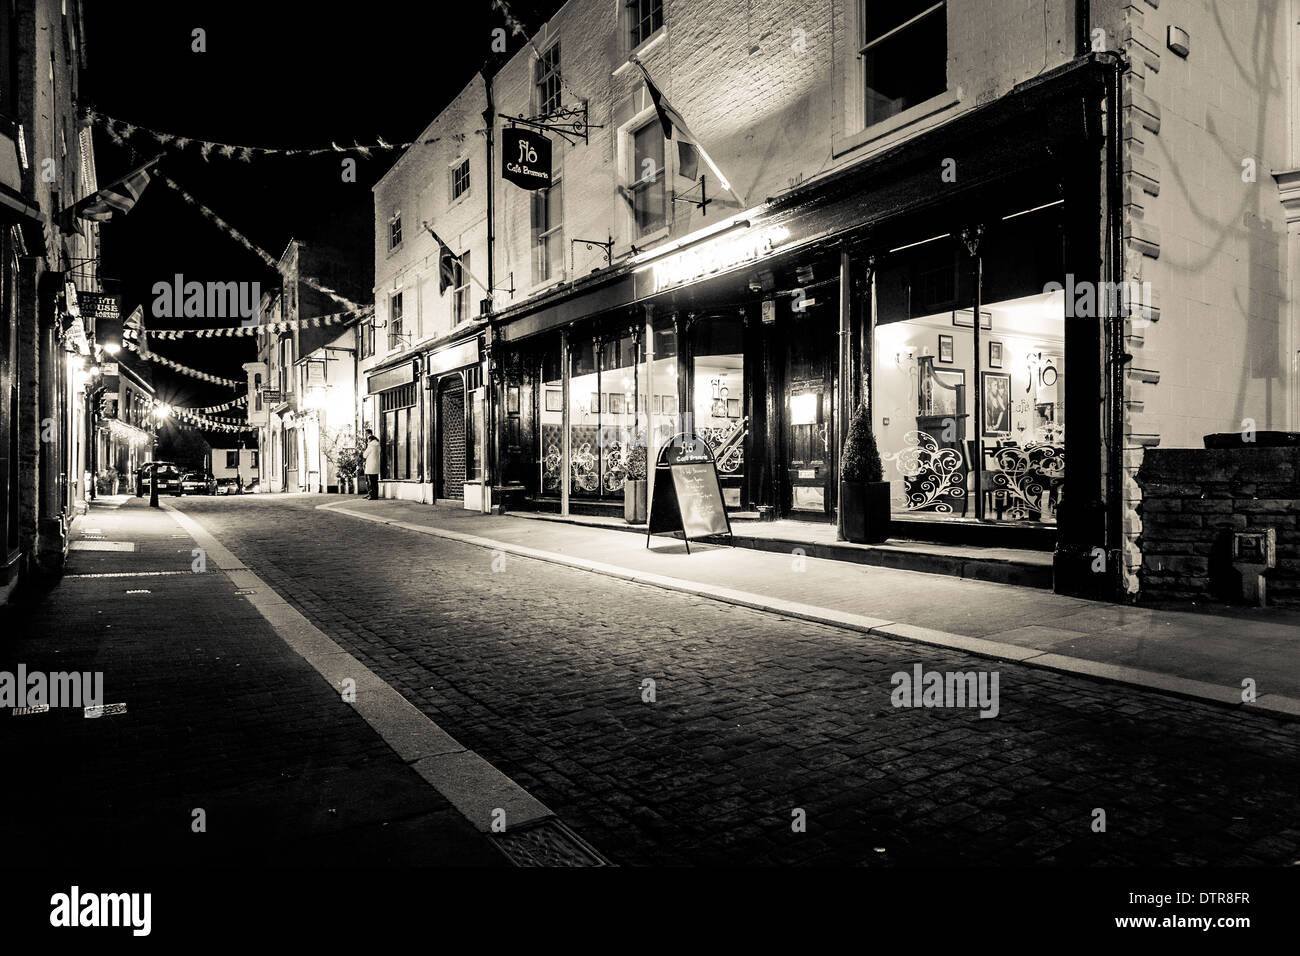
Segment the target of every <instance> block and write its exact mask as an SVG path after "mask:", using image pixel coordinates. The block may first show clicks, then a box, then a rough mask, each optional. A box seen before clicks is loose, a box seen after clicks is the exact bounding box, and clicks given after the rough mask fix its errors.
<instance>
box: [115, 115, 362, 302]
mask: <svg viewBox="0 0 1300 956" xmlns="http://www.w3.org/2000/svg"><path fill="white" fill-rule="evenodd" d="M108 135H109V137H110V138H111V139H112V140H113V142H115V143H117V145H119V146H121V147H123V148H124V149H128V150H130V151H131V152H132V153H134V152H135V150H134V149H132V147H131V144H130V143H128V142H127V141H126V140H125V139H124V138H123V137H122V136H121V135H120V134H118V133H117V132H116V131H115V130H113V129H111V128H110V129H109V130H108ZM152 173H153V174H154V175H156V176H157V177H158V179H159V180H161V181H162V183H163V184H164V185H165V186H167V188H168V189H171V190H172V191H173V192H175V193H177V194H178V195H179V196H180V197H181V198H182V199H183V200H185V202H187V203H188V204H189V205H191V206H193V207H194V208H195V209H197V210H198V211H199V213H200V214H201V215H202V216H203V217H204V218H205V219H207V220H208V221H210V222H211V223H213V224H214V225H215V226H216V227H217V228H218V229H220V230H221V231H222V232H224V233H225V234H226V235H227V236H229V237H230V238H231V239H233V240H235V242H237V243H239V244H240V245H241V246H243V247H244V248H245V249H247V250H248V251H249V252H251V253H253V255H255V256H257V257H258V258H259V259H261V260H262V262H264V263H265V264H266V265H267V266H268V267H270V268H271V269H276V270H278V269H279V266H280V263H279V260H278V259H276V258H275V257H274V256H273V255H271V254H270V253H269V252H267V251H266V250H265V249H263V248H262V247H261V246H259V245H258V244H257V243H255V242H253V241H252V240H251V239H249V238H248V237H247V236H245V235H244V234H243V233H242V232H240V231H239V230H238V229H236V228H235V227H234V226H232V225H231V224H230V223H228V222H226V220H224V219H222V218H221V217H220V216H218V215H217V214H216V213H215V212H213V211H212V210H211V209H209V208H208V207H207V206H205V205H204V204H203V203H201V202H199V201H198V200H197V199H195V198H194V197H193V196H191V195H190V194H189V193H188V192H186V191H185V190H184V189H182V188H181V187H180V186H179V185H177V184H176V182H175V181H173V180H172V179H171V178H170V177H168V176H167V175H165V174H164V173H163V172H161V171H160V170H158V169H157V168H154V169H153V170H152ZM148 181H149V180H148V176H147V175H146V177H145V182H146V183H147V182H148ZM142 188H143V187H142ZM298 279H299V281H300V282H302V283H303V285H307V286H310V287H311V288H313V289H315V290H316V291H317V292H319V293H321V294H322V295H326V296H329V297H330V298H331V299H333V300H334V301H335V302H337V303H338V304H339V305H341V306H343V308H345V309H350V310H352V311H358V310H360V309H361V306H360V305H358V304H357V303H355V302H353V301H352V300H351V299H349V298H347V297H345V296H342V295H339V294H338V293H337V292H335V291H334V290H333V289H331V288H329V287H328V286H325V285H322V284H321V283H319V282H317V281H316V280H315V279H313V278H312V277H311V276H299V277H298Z"/></svg>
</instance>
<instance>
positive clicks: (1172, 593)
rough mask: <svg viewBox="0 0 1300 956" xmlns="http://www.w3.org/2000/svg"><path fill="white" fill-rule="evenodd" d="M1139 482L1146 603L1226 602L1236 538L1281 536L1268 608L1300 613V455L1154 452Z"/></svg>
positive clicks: (1286, 451)
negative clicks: (1262, 532)
mask: <svg viewBox="0 0 1300 956" xmlns="http://www.w3.org/2000/svg"><path fill="white" fill-rule="evenodd" d="M1137 482H1138V484H1139V485H1140V486H1141V488H1142V504H1141V515H1142V537H1141V540H1140V545H1141V549H1142V570H1141V575H1140V576H1141V588H1142V590H1141V595H1142V599H1143V600H1144V601H1191V600H1199V601H1209V600H1223V598H1224V594H1223V593H1222V592H1221V591H1220V586H1221V584H1222V583H1227V582H1232V581H1233V580H1234V578H1233V576H1232V574H1231V568H1230V564H1229V555H1230V554H1231V533H1232V532H1233V531H1242V530H1246V529H1264V528H1276V529H1277V568H1276V569H1274V570H1272V571H1270V572H1268V574H1267V575H1266V578H1267V580H1268V601H1269V603H1270V604H1278V605H1289V606H1293V607H1294V606H1300V527H1298V525H1297V521H1298V519H1300V448H1235V449H1227V450H1209V449H1200V448H1176V449H1175V448H1170V449H1162V448H1150V449H1147V452H1146V455H1145V457H1144V459H1143V462H1142V468H1141V470H1140V471H1139V472H1138V476H1137Z"/></svg>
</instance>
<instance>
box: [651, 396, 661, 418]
mask: <svg viewBox="0 0 1300 956" xmlns="http://www.w3.org/2000/svg"><path fill="white" fill-rule="evenodd" d="M650 410H651V411H652V412H654V413H655V414H656V415H662V414H663V412H664V400H663V396H661V395H655V396H653V397H652V398H651V399H650Z"/></svg>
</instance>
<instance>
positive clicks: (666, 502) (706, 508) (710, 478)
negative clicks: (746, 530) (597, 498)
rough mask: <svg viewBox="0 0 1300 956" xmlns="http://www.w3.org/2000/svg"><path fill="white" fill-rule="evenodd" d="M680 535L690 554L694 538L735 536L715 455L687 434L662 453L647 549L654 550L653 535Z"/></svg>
mask: <svg viewBox="0 0 1300 956" xmlns="http://www.w3.org/2000/svg"><path fill="white" fill-rule="evenodd" d="M678 532H681V535H682V538H683V540H684V541H685V543H686V553H687V554H690V553H691V538H708V537H711V536H713V535H715V534H725V535H730V534H731V521H730V519H728V518H727V509H726V506H725V505H724V504H723V501H722V485H721V483H720V482H719V481H718V467H717V464H716V463H715V462H714V460H713V452H712V451H710V450H709V446H708V444H707V443H706V442H705V441H704V439H702V438H698V437H693V436H691V435H689V434H686V433H682V434H679V435H675V436H673V438H672V440H671V441H669V442H668V443H667V444H665V445H664V446H663V448H661V449H660V450H659V460H658V461H657V462H656V463H655V490H654V500H653V501H651V502H650V516H649V519H648V520H647V521H646V536H645V546H646V547H647V548H648V547H650V536H651V535H656V534H676V533H678Z"/></svg>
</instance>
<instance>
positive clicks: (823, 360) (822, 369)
mask: <svg viewBox="0 0 1300 956" xmlns="http://www.w3.org/2000/svg"><path fill="white" fill-rule="evenodd" d="M833 322H834V317H833V316H831V315H829V314H826V310H825V309H822V308H820V307H813V308H811V309H809V310H807V311H806V312H804V313H803V314H800V313H797V312H792V314H791V318H790V326H789V334H788V335H787V337H786V341H787V346H786V368H785V396H784V399H785V435H784V439H785V441H784V444H785V462H784V465H785V479H786V480H785V489H784V499H785V501H784V504H785V508H784V510H785V512H786V514H787V515H788V516H789V517H794V518H813V519H824V518H829V517H830V516H831V515H832V514H834V512H835V503H836V495H835V491H836V489H835V462H834V443H833V436H834V435H835V402H834V395H835V368H834V362H835V356H836V335H835V333H836V329H835V327H834V325H833Z"/></svg>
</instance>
